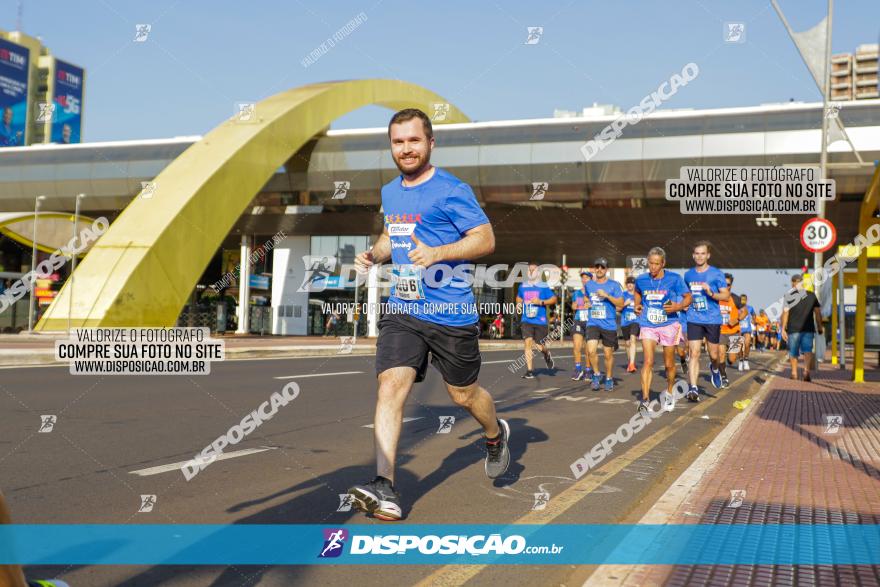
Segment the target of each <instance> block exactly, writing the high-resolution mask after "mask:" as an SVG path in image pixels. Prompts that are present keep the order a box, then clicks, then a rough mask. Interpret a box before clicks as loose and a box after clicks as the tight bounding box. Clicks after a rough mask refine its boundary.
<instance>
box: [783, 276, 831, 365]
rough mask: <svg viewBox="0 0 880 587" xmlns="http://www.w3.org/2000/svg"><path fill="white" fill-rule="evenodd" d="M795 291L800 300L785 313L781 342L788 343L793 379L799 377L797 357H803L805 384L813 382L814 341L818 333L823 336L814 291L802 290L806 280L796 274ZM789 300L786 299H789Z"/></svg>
mask: <svg viewBox="0 0 880 587" xmlns="http://www.w3.org/2000/svg"><path fill="white" fill-rule="evenodd" d="M791 287H792V290H795V289H797V290H800V293H799V294H798V295H800V296H801V298H800V301H798V303H796V304H795V305H794V306H792V307H791V308H788V307H786V308H785V310H783V312H782V328H781V332H782V340H784V341H785V342H786V343H787V344H788V358H789V359H790V361H791V378H792V379H797V378H798V373H797V371H798V358H799V357H800V356H801V355H803V357H804V381H810V369H811V368H812V363H813V342H814V338H815V335H816V334H819V335H820V336H821V335H822V334H823V333H824V330H823V329H822V314H821V306H820V305H819V300H818V299H816V294H814V293H813V292H811V291H807V292H804V291H803V287H804V285H803V277H801V276H800V275H793V276H792V278H791ZM786 297H787V296H786Z"/></svg>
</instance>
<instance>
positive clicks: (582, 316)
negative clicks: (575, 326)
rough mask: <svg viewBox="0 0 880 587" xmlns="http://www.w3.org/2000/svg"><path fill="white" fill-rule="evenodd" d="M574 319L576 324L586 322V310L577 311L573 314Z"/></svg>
mask: <svg viewBox="0 0 880 587" xmlns="http://www.w3.org/2000/svg"><path fill="white" fill-rule="evenodd" d="M574 319H575V320H576V321H578V322H586V321H587V310H578V311H576V312H575V313H574Z"/></svg>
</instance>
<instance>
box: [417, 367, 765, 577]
mask: <svg viewBox="0 0 880 587" xmlns="http://www.w3.org/2000/svg"><path fill="white" fill-rule="evenodd" d="M759 373H761V371H758V370H754V371H750V372H749V374H748V375H744V376H742V377H740V378H738V379H737V380H736V381H734V382H733V383H732V384H731V386H730V387H729V388H727V391H730V390H731V389H733V388H734V387H736V386H737V385H740V384H741V383H743V382H745V381H749V380H750V379H752V378H753V377H755V376H756V375H758V374H759ZM719 399H720V398H719ZM721 401H725V400H721ZM712 404H713V402H709V401H702V402H700V403H698V404H697V405H696V406H694V407H693V408H691V409H690V410H688V411H687V413H685V414H683V415H681V416H679V417H677V418H676V419H675V420H672V421H670V422H669V423H668V424H667V425H666V426H664V427H662V428H660V429H659V430H657V431H656V432H654V433H653V434H652V435H651V436H649V437H648V438H646V439H644V440H643V441H641V442H639V443H638V444H636V445H635V446H633V447H632V448H630V449H629V450H628V451H626V452H625V453H623V454H620V455H617V457H614V458H611V459H606V460H605V462H604V463H603V464H601V465H599V466H598V467H597V468H596V469H592V470H590V471H589V472H588V473H586V474H585V475H584V476H583V477H581V478H580V480H578V481H576V482H575V483H574V484H573V485H571V486H569V487H568V488H567V489H565V490H563V491H562V492H561V493H560V494H559V495H557V496H556V497H555V498H554V499H551V500H550V501H549V502H548V503H547V507H546V508H545V509H544V510H536V511H532V512H529V513H528V514H526V515H524V516H522V517H521V518H519V519H517V520H515V521H513V522H511V524H539V525H543V524H549V523H551V522H552V521H553V520H555V519H556V518H558V517H559V516H561V515H562V514H564V513H565V512H566V511H568V510H569V509H571V508H572V507H574V506H575V505H577V504H578V502H580V501H581V500H582V499H584V498H585V497H587V496H588V495H590V494H591V493H592V492H593V491H595V490H596V489H598V488H599V487H601V486H602V484H603V483H605V482H606V481H608V480H609V479H611V478H612V477H613V476H614V475H617V474H618V473H620V472H621V471H622V470H623V469H625V468H626V467H629V466H630V465H631V464H632V463H633V462H635V461H637V460H638V459H640V458H642V457H643V456H645V455H646V454H647V453H648V452H649V451H651V450H653V449H654V448H655V447H657V446H658V445H659V444H661V443H662V442H664V441H665V440H666V439H668V438H669V437H670V436H672V435H673V434H675V433H676V432H677V431H678V430H680V426H676V424H684V423H685V422H687V421H688V420H692V419H694V417H695V416H697V415H698V414H700V413H702V412H704V411H706V409H708V407H709V406H710V405H712ZM633 405H635V402H633ZM486 566H487V565H445V566H443V567H441V568H439V569H437V570H436V571H434V572H433V573H431V574H430V575H428V576H427V577H425V578H424V579H422V580H421V581H420V582H418V583H416V587H434V586H436V585H462V584H464V583H466V582H467V581H469V580H470V579H472V578H474V577H475V576H477V575H478V574H479V573H480V572H482V571H483V570H484V569H485V568H486Z"/></svg>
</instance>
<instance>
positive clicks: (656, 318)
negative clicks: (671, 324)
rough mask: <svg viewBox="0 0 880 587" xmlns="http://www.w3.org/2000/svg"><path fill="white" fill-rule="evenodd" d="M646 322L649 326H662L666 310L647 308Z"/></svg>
mask: <svg viewBox="0 0 880 587" xmlns="http://www.w3.org/2000/svg"><path fill="white" fill-rule="evenodd" d="M648 322H650V323H651V324H663V323H664V322H666V310H664V309H663V308H648Z"/></svg>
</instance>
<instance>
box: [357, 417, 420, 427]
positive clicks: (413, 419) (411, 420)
mask: <svg viewBox="0 0 880 587" xmlns="http://www.w3.org/2000/svg"><path fill="white" fill-rule="evenodd" d="M424 419H425V417H424V416H419V417H418V418H404V419H403V423H404V424H406V423H407V422H414V421H416V420H424ZM374 426H375V424H364V425H363V426H361V428H373V427H374Z"/></svg>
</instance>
